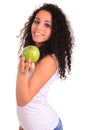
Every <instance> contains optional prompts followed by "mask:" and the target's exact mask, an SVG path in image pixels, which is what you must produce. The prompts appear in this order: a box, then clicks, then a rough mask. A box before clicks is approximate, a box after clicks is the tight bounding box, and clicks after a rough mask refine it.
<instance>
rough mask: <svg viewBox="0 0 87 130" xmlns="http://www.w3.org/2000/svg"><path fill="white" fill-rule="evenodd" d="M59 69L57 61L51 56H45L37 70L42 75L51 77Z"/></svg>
mask: <svg viewBox="0 0 87 130" xmlns="http://www.w3.org/2000/svg"><path fill="white" fill-rule="evenodd" d="M56 69H57V61H56V59H55V58H54V57H53V56H51V55H47V56H45V57H44V58H43V59H42V60H41V61H40V62H38V64H37V65H36V70H37V71H38V72H40V73H42V74H43V75H44V76H46V75H48V77H51V76H52V75H53V74H54V73H55V71H56Z"/></svg>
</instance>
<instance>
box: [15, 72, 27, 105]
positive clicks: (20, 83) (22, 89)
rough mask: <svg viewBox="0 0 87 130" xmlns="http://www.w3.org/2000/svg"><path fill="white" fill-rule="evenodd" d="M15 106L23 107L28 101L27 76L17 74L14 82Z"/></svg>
mask: <svg viewBox="0 0 87 130" xmlns="http://www.w3.org/2000/svg"><path fill="white" fill-rule="evenodd" d="M16 99H17V104H18V105H20V106H22V105H25V104H26V103H27V102H28V100H29V90H28V75H26V74H24V73H20V72H18V74H17V81H16Z"/></svg>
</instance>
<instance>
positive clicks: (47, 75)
mask: <svg viewBox="0 0 87 130" xmlns="http://www.w3.org/2000/svg"><path fill="white" fill-rule="evenodd" d="M20 36H21V44H20V49H19V52H21V50H22V48H24V47H26V46H28V45H35V46H37V47H38V48H39V50H40V59H39V61H38V62H37V63H32V61H31V60H28V61H27V62H25V58H24V57H20V60H19V64H18V73H17V81H16V99H17V115H18V119H19V122H20V127H19V129H20V130H63V128H62V123H61V120H60V118H59V117H58V115H57V113H56V112H55V110H54V109H53V108H52V107H51V106H50V105H49V104H48V103H47V94H48V90H49V87H50V85H51V83H52V82H53V81H54V80H55V79H56V78H57V77H59V78H61V79H62V78H63V79H65V78H66V72H67V71H68V72H70V71H71V55H72V47H73V38H72V33H71V27H70V24H69V22H68V20H67V18H66V16H65V14H64V13H63V11H62V10H61V9H60V8H59V7H58V6H57V5H54V4H46V3H45V4H43V5H42V6H41V7H39V8H38V9H36V10H35V11H34V12H33V14H32V16H30V17H29V20H28V21H27V22H26V23H25V26H24V28H23V29H22V30H21V34H20ZM20 55H21V54H20Z"/></svg>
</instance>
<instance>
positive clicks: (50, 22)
mask: <svg viewBox="0 0 87 130" xmlns="http://www.w3.org/2000/svg"><path fill="white" fill-rule="evenodd" d="M35 19H38V20H40V19H39V18H38V17H35ZM45 21H46V22H49V23H52V22H51V20H50V21H49V20H45Z"/></svg>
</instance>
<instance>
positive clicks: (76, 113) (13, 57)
mask: <svg viewBox="0 0 87 130" xmlns="http://www.w3.org/2000/svg"><path fill="white" fill-rule="evenodd" d="M44 2H47V3H50V2H51V3H56V4H58V5H59V7H61V8H62V9H63V11H64V12H65V13H66V14H67V16H68V17H69V20H70V21H71V25H72V28H73V31H74V35H75V47H74V53H73V64H72V72H71V75H70V76H69V77H68V78H67V80H66V81H60V80H57V81H56V82H54V83H53V85H54V86H53V87H51V89H50V92H49V95H48V100H49V102H50V103H51V105H52V106H53V107H54V108H55V110H56V111H57V113H58V115H59V116H60V118H61V120H62V122H63V127H64V130H86V129H87V91H86V87H87V59H86V56H87V54H86V52H87V51H86V47H87V46H86V44H87V39H86V38H87V16H86V10H87V9H86V8H87V7H86V0H14V1H12V0H8V1H7V0H3V1H2V2H0V130H1V129H2V130H18V126H19V123H18V119H17V115H16V99H15V84H16V72H17V61H18V56H17V51H18V43H19V40H18V39H17V38H16V36H17V35H18V34H19V32H20V30H21V28H22V27H23V25H24V23H25V22H26V20H27V19H28V16H29V15H30V14H31V13H32V11H33V10H34V9H35V7H36V6H38V5H41V4H42V3H44Z"/></svg>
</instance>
